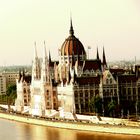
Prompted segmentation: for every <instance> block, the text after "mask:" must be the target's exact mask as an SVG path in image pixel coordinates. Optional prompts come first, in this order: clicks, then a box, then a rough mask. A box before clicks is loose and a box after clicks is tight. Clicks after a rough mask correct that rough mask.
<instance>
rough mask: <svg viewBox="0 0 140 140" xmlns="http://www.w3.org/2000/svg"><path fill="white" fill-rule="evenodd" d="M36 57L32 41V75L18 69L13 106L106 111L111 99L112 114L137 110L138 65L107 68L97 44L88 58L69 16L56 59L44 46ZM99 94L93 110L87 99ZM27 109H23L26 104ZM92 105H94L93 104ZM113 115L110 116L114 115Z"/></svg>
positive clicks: (37, 111) (33, 110)
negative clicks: (53, 58)
mask: <svg viewBox="0 0 140 140" xmlns="http://www.w3.org/2000/svg"><path fill="white" fill-rule="evenodd" d="M42 54H43V55H42V58H40V57H38V54H37V50H36V44H35V50H34V58H33V63H32V75H27V74H26V73H25V72H24V71H23V72H21V71H20V72H19V79H17V81H16V84H17V99H16V101H15V106H16V110H17V111H19V112H26V110H27V111H28V112H29V114H31V115H37V116H49V115H51V114H54V115H55V113H56V114H57V113H58V112H59V115H60V116H61V117H65V114H66V113H71V114H73V115H74V114H92V113H95V112H98V113H100V114H101V115H103V116H104V115H105V116H107V115H108V113H109V112H108V105H109V104H110V103H111V102H112V103H115V109H114V114H115V116H117V117H119V116H127V115H136V116H138V115H139V113H140V65H135V66H133V68H132V69H127V70H126V69H122V68H110V67H108V65H107V62H106V55H105V50H104V47H103V52H102V59H101V58H100V57H99V52H98V48H97V53H96V59H88V58H87V54H86V51H85V47H84V46H83V44H82V42H81V41H80V40H79V39H78V38H77V37H75V35H74V29H73V25H72V20H71V24H70V30H69V36H68V37H67V38H66V39H65V41H64V43H63V44H62V46H61V48H60V53H59V60H58V61H53V60H52V59H51V54H50V52H49V51H48V50H46V44H45V42H44V49H43V52H42ZM95 97H99V98H100V99H101V100H100V102H101V104H100V105H99V107H98V110H96V109H95V110H93V108H92V107H91V102H93V99H94V98H95ZM27 107H28V109H25V108H27ZM95 108H96V107H95ZM115 116H114V117H115Z"/></svg>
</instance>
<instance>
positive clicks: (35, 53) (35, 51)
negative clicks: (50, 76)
mask: <svg viewBox="0 0 140 140" xmlns="http://www.w3.org/2000/svg"><path fill="white" fill-rule="evenodd" d="M34 47H35V48H34V58H37V49H36V42H34Z"/></svg>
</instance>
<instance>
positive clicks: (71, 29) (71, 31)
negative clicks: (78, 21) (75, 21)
mask: <svg viewBox="0 0 140 140" xmlns="http://www.w3.org/2000/svg"><path fill="white" fill-rule="evenodd" d="M69 33H70V35H71V36H73V35H74V30H73V25H72V17H71V18H70V30H69Z"/></svg>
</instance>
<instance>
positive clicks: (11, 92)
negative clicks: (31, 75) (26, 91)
mask: <svg viewBox="0 0 140 140" xmlns="http://www.w3.org/2000/svg"><path fill="white" fill-rule="evenodd" d="M6 95H7V105H8V110H11V108H10V105H11V104H13V103H14V101H15V99H16V96H17V95H16V85H14V84H12V85H9V86H8V87H7V91H6Z"/></svg>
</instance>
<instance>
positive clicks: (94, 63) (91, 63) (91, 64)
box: [83, 59, 101, 71]
mask: <svg viewBox="0 0 140 140" xmlns="http://www.w3.org/2000/svg"><path fill="white" fill-rule="evenodd" d="M92 69H93V70H101V60H97V59H95V60H86V61H85V63H84V66H83V71H85V70H92Z"/></svg>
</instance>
